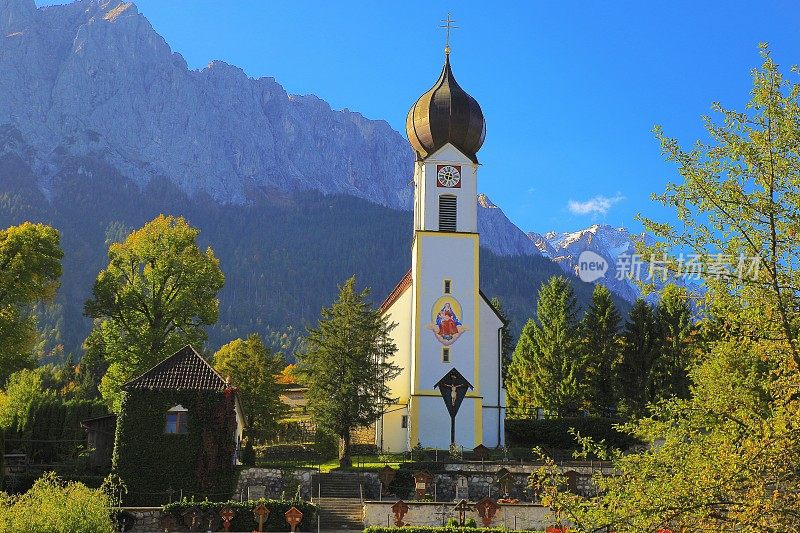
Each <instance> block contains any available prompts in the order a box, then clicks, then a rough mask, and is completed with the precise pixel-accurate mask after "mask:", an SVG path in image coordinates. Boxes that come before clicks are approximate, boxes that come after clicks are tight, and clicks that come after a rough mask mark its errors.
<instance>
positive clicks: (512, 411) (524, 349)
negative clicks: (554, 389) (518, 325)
mask: <svg viewBox="0 0 800 533" xmlns="http://www.w3.org/2000/svg"><path fill="white" fill-rule="evenodd" d="M535 329H536V323H535V322H534V321H533V319H528V321H527V322H526V323H525V326H524V327H523V328H522V333H521V334H520V336H519V341H517V346H516V348H515V349H514V353H513V355H512V356H511V364H510V365H509V366H508V371H507V372H506V378H505V380H504V382H505V385H506V395H507V401H508V406H507V408H508V417H509V418H519V419H525V418H533V417H534V416H535V414H536V408H537V407H540V406H539V405H536V404H535V402H534V399H533V390H532V388H531V383H532V382H533V354H534V351H535V350H534V344H533V332H534V330H535Z"/></svg>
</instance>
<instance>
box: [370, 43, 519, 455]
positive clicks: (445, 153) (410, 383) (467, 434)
mask: <svg viewBox="0 0 800 533" xmlns="http://www.w3.org/2000/svg"><path fill="white" fill-rule="evenodd" d="M449 52H450V50H449V47H448V48H446V49H445V62H444V66H443V68H442V72H441V75H440V76H439V79H438V80H437V81H436V83H435V84H434V86H433V87H432V88H431V89H430V90H428V91H427V92H426V93H424V94H423V95H422V96H420V97H419V99H418V100H417V101H416V103H415V104H414V105H413V106H412V107H411V110H410V111H409V112H408V117H407V119H406V133H407V135H408V139H409V141H410V143H411V146H412V148H413V149H414V151H415V153H416V161H415V164H414V238H413V242H412V255H411V257H412V260H411V270H410V272H409V274H407V275H406V277H405V278H404V279H403V280H402V281H401V282H400V284H398V286H397V287H396V288H395V290H394V291H393V292H392V294H390V296H389V297H388V298H387V300H386V301H385V302H384V304H383V306H382V310H383V312H384V313H385V314H389V315H390V320H391V321H393V322H397V323H398V327H397V328H396V329H395V333H394V337H395V342H396V344H397V346H398V354H397V358H398V359H397V360H396V361H395V362H396V363H397V364H399V365H400V366H401V367H402V368H403V371H402V373H401V375H400V376H399V377H398V378H397V379H396V380H395V381H394V382H393V383H392V391H393V393H394V395H395V396H398V397H399V398H400V400H399V402H398V404H397V405H396V406H392V407H391V409H387V414H385V415H384V417H383V418H382V420H381V421H379V424H378V434H377V436H378V443H379V444H382V445H383V448H384V449H389V450H391V451H396V450H399V449H408V448H411V447H414V446H416V445H417V444H420V445H422V446H424V447H435V448H439V449H446V448H448V447H449V446H450V443H451V440H454V441H455V442H456V443H457V444H460V445H463V446H465V447H466V448H472V447H475V446H477V445H478V444H484V445H486V446H490V447H494V446H500V445H502V443H503V427H502V426H503V419H504V414H505V391H503V390H502V384H501V379H500V373H501V367H500V364H501V361H500V346H501V338H500V331H501V328H502V325H503V323H502V319H501V318H500V317H499V315H498V313H497V312H496V310H494V309H493V308H492V306H491V304H490V303H489V301H488V300H487V298H486V297H485V296H484V295H483V293H482V292H481V291H480V285H479V282H480V273H479V235H478V222H477V211H478V210H477V193H478V189H477V177H478V157H477V153H478V150H479V149H480V148H481V145H483V141H484V138H485V136H486V124H485V121H484V118H483V112H482V111H481V108H480V105H478V102H477V101H476V100H475V99H474V98H473V97H471V96H470V95H469V94H467V92H466V91H464V89H462V88H461V87H460V86H459V85H458V83H457V82H456V80H455V77H454V76H453V72H452V69H451V66H450V53H449ZM454 371H455V372H454ZM448 391H449V392H448ZM451 393H452V394H451ZM454 412H455V414H454ZM392 413H395V414H394V416H391V414H392ZM396 413H401V416H402V418H401V419H400V420H399V422H400V423H399V424H397V423H396V422H397V420H396V418H397V415H396ZM452 415H454V417H453V416H452ZM453 420H454V421H455V423H454V433H453V434H451V423H452V422H453ZM397 426H399V427H397ZM398 430H400V433H398Z"/></svg>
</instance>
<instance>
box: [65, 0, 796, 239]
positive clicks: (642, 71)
mask: <svg viewBox="0 0 800 533" xmlns="http://www.w3.org/2000/svg"><path fill="white" fill-rule="evenodd" d="M59 3H62V2H59ZM136 4H137V6H138V7H139V10H140V11H141V12H142V13H144V14H145V16H147V18H148V19H149V20H150V22H151V23H152V24H153V26H154V27H155V29H156V30H157V31H158V32H159V33H160V34H161V35H163V36H164V38H165V39H166V40H167V42H168V43H169V44H170V45H171V46H172V48H173V50H175V51H177V52H180V53H181V54H182V55H183V56H184V57H185V58H186V60H187V62H188V64H189V66H190V67H191V68H202V67H204V66H205V65H206V64H208V63H209V62H210V61H211V60H214V59H220V60H223V61H226V62H228V63H231V64H234V65H237V66H239V67H241V68H243V69H244V70H245V72H247V74H248V75H250V76H252V77H261V76H272V77H274V78H276V79H277V81H278V82H280V83H281V84H282V85H283V86H284V87H285V88H286V89H287V90H288V91H289V92H290V93H300V94H307V93H312V94H316V95H317V96H319V97H321V98H323V99H325V100H327V101H328V102H329V103H330V104H331V105H332V106H333V107H334V108H335V109H341V108H347V109H350V110H354V111H359V112H361V113H362V114H364V115H365V116H367V117H369V118H374V119H385V120H387V121H388V122H389V123H390V124H391V125H392V126H393V127H394V128H395V129H398V130H399V131H403V128H404V123H405V115H406V112H407V111H408V108H409V107H410V106H411V104H412V103H413V102H414V100H415V99H416V98H417V96H419V95H420V94H421V93H422V92H424V91H426V90H427V89H428V88H429V87H430V86H431V85H432V84H433V82H434V81H435V80H436V78H437V76H438V74H439V71H440V69H441V65H442V61H443V45H444V34H443V31H442V30H441V29H440V28H439V27H438V26H439V24H440V22H439V20H440V19H442V18H444V17H445V15H446V14H447V13H448V12H451V13H452V15H453V18H455V19H456V20H457V21H458V22H457V24H458V26H459V27H460V28H459V29H458V30H456V31H454V32H453V36H452V39H451V43H452V48H453V53H452V64H453V71H454V74H455V76H456V78H457V80H458V81H459V83H460V84H461V86H462V87H464V88H465V89H466V90H467V91H468V92H469V93H470V94H472V95H473V96H474V97H475V98H477V100H478V101H479V102H480V104H481V106H482V108H483V111H484V114H485V115H486V119H487V130H488V132H487V138H486V143H485V144H484V147H483V149H482V150H481V152H480V153H479V158H480V160H481V163H482V165H483V166H482V168H481V170H480V173H479V180H480V181H479V189H480V190H481V191H482V192H485V193H487V194H488V195H489V197H490V198H491V199H492V201H494V202H495V203H496V204H498V205H499V206H500V207H502V208H503V209H504V211H505V212H506V214H507V215H508V216H509V218H511V219H512V220H513V221H514V222H515V223H516V224H517V225H518V226H520V227H521V228H522V229H524V230H526V231H528V230H534V231H538V232H545V231H548V230H553V229H554V230H558V231H568V230H574V229H578V228H582V227H585V226H587V225H589V224H592V223H595V222H598V223H609V224H612V225H615V226H619V225H625V226H628V227H631V228H632V229H637V230H638V229H639V226H638V224H636V223H634V222H633V217H634V216H635V215H636V213H640V212H641V213H645V214H648V215H651V216H655V217H658V218H664V217H669V215H670V213H669V212H667V211H665V210H663V209H662V208H660V207H658V206H656V205H655V204H653V203H652V202H651V201H650V200H649V196H650V194H651V193H652V192H660V191H662V190H663V188H664V184H665V183H666V182H667V181H669V180H674V179H676V173H675V169H674V168H673V167H672V166H670V165H669V164H668V163H666V162H664V161H663V159H662V157H661V156H660V154H659V148H658V145H657V143H656V141H655V140H654V138H653V135H652V134H651V133H650V130H651V129H652V127H653V125H655V124H660V125H662V126H663V127H664V129H665V131H666V132H667V133H668V134H669V135H671V136H674V137H677V138H679V139H680V140H681V141H682V143H683V144H685V145H688V144H690V143H692V142H694V140H695V139H697V138H699V137H702V135H703V129H702V124H701V120H700V116H701V115H703V114H708V113H709V112H710V105H711V103H712V102H713V101H720V102H721V103H722V104H723V105H725V106H729V107H734V108H742V107H743V104H744V103H745V102H746V101H747V99H748V97H749V90H750V86H751V84H750V69H751V68H753V67H755V66H757V65H758V64H759V61H760V59H759V56H758V48H757V45H758V43H759V42H760V41H767V42H769V43H770V46H771V48H772V51H773V57H775V59H776V60H777V61H778V63H780V64H781V65H782V66H783V67H785V69H784V70H785V71H787V72H788V67H789V66H790V65H791V64H795V63H800V31H798V30H800V6H799V5H798V4H797V2H796V1H795V2H790V1H785V2H777V1H776V2H757V3H756V2H744V1H724V2H723V1H719V2H699V1H692V2H688V1H683V2H657V3H656V2H641V1H637V2H634V1H623V2H602V3H601V2H589V1H581V2H578V1H572V2H541V1H528V2H504V3H495V4H494V5H492V6H491V7H490V5H489V3H487V2H465V1H460V2H456V1H452V0H451V1H446V0H427V1H417V0H414V1H403V2H366V1H364V2H353V1H335V2H298V1H220V0H170V1H167V2H165V1H164V0H140V1H137V2H136Z"/></svg>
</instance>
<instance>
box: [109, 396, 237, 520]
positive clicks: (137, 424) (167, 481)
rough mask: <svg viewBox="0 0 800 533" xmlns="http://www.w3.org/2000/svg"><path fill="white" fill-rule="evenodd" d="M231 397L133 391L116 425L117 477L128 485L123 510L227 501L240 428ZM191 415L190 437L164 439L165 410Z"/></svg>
mask: <svg viewBox="0 0 800 533" xmlns="http://www.w3.org/2000/svg"><path fill="white" fill-rule="evenodd" d="M233 402H234V400H233V396H232V395H227V394H224V393H220V392H209V391H189V390H187V391H172V390H142V389H134V390H131V391H130V392H126V393H125V396H124V398H123V400H122V406H121V410H120V414H119V419H118V422H117V434H116V442H115V446H114V456H113V465H114V471H115V472H116V473H117V474H118V475H119V477H120V478H121V479H122V482H123V483H124V484H125V487H126V489H127V493H123V502H124V504H125V505H134V506H136V505H162V504H164V503H166V502H168V501H170V500H171V499H175V498H180V495H181V494H182V496H183V497H185V498H186V497H194V499H196V500H203V499H206V498H209V499H212V500H217V501H219V500H227V499H228V498H230V497H231V495H232V493H233V488H234V486H235V483H236V477H237V474H238V470H237V469H236V468H235V467H234V465H233V457H234V451H235V447H236V444H235V442H234V441H233V435H234V430H235V425H236V419H235V413H234V404H233ZM178 404H180V405H182V406H184V407H186V408H187V409H188V413H187V415H188V426H189V432H188V433H185V434H165V433H164V421H165V416H166V412H167V410H169V409H170V408H171V407H173V406H175V405H178Z"/></svg>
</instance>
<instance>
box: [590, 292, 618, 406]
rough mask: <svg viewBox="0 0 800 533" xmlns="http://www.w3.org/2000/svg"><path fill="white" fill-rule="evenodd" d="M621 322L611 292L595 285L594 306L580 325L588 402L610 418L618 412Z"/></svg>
mask: <svg viewBox="0 0 800 533" xmlns="http://www.w3.org/2000/svg"><path fill="white" fill-rule="evenodd" d="M620 322H621V318H620V314H619V312H618V311H617V308H616V306H615V305H614V302H613V300H612V298H611V291H610V290H608V288H607V287H605V286H603V285H595V288H594V292H593V293H592V303H591V305H590V306H589V309H588V310H587V311H586V315H585V316H584V317H583V321H582V323H581V340H582V348H583V353H584V359H585V361H586V378H585V381H584V385H585V393H586V400H587V403H588V406H589V410H590V411H591V412H592V413H593V414H597V415H600V416H611V415H613V414H614V413H615V412H616V408H617V386H616V373H615V367H616V366H617V365H618V363H619V357H620V340H619V328H620Z"/></svg>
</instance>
